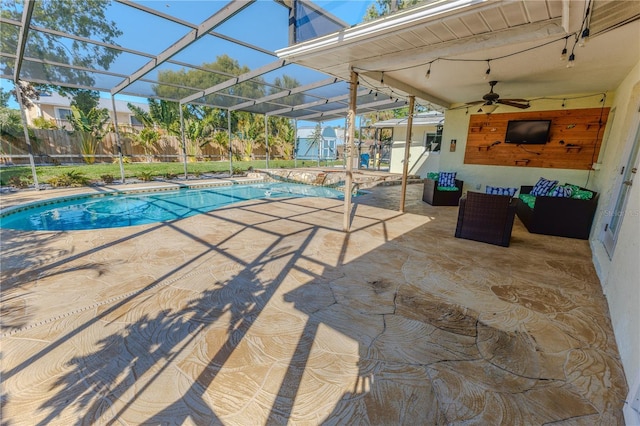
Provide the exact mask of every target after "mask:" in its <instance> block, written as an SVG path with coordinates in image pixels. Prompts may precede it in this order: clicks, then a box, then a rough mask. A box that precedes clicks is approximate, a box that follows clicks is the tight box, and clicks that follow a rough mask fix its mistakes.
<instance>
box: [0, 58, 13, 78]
mask: <svg viewBox="0 0 640 426" xmlns="http://www.w3.org/2000/svg"><path fill="white" fill-rule="evenodd" d="M0 64H1V66H0V75H1V76H2V78H7V79H11V78H13V69H14V67H15V66H16V62H15V59H13V58H10V57H9V56H6V55H0Z"/></svg>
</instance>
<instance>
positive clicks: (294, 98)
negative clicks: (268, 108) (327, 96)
mask: <svg viewBox="0 0 640 426" xmlns="http://www.w3.org/2000/svg"><path fill="white" fill-rule="evenodd" d="M320 99H324V98H320V97H318V96H310V95H307V94H306V93H296V94H294V95H289V96H285V97H284V98H280V99H278V100H276V101H275V102H277V103H279V104H281V105H284V106H296V105H303V104H308V103H311V102H315V101H318V100H320Z"/></svg>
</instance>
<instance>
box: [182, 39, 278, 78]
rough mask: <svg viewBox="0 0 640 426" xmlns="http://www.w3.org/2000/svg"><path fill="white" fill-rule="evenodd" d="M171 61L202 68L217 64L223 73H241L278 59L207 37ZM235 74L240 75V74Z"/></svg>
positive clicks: (226, 41) (229, 42)
mask: <svg viewBox="0 0 640 426" xmlns="http://www.w3.org/2000/svg"><path fill="white" fill-rule="evenodd" d="M219 58H223V59H222V60H221V59H219ZM226 58H230V59H231V60H232V61H235V63H228V62H229V60H228V59H226ZM171 59H172V60H175V61H180V62H186V63H189V64H194V65H201V66H204V65H205V64H216V65H217V66H218V67H220V68H219V69H220V70H221V71H229V70H230V69H234V68H235V69H236V70H242V71H241V72H247V71H249V70H252V69H255V68H259V67H261V66H262V65H265V64H268V63H270V62H273V61H274V60H276V59H277V56H275V55H274V54H267V53H264V52H261V51H258V50H254V49H251V48H249V47H245V46H241V45H239V44H235V43H232V42H231V41H228V40H224V39H222V38H219V37H215V36H212V35H206V36H204V37H202V38H200V39H199V40H196V41H195V42H193V43H192V44H191V45H189V46H188V47H186V48H185V49H183V50H181V51H180V52H178V53H177V54H175V55H174V56H173V57H172V58H171ZM223 61H224V62H223ZM230 67H233V68H230ZM234 74H239V72H236V73H234Z"/></svg>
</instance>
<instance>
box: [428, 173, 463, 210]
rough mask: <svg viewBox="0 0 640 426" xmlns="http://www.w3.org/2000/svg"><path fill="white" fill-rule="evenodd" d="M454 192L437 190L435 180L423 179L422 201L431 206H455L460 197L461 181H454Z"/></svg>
mask: <svg viewBox="0 0 640 426" xmlns="http://www.w3.org/2000/svg"><path fill="white" fill-rule="evenodd" d="M455 181H456V188H457V190H456V191H440V190H438V181H437V180H435V179H430V178H426V179H424V189H423V190H422V201H424V202H425V203H428V204H431V205H432V206H457V205H458V201H460V197H461V196H462V185H463V184H464V182H463V181H461V180H458V179H456V180H455Z"/></svg>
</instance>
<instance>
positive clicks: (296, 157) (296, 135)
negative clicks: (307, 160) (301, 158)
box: [293, 118, 298, 169]
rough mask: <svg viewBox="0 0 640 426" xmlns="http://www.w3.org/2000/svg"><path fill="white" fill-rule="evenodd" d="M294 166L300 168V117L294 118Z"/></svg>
mask: <svg viewBox="0 0 640 426" xmlns="http://www.w3.org/2000/svg"><path fill="white" fill-rule="evenodd" d="M293 167H294V168H296V169H297V168H298V119H297V118H294V119H293Z"/></svg>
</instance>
